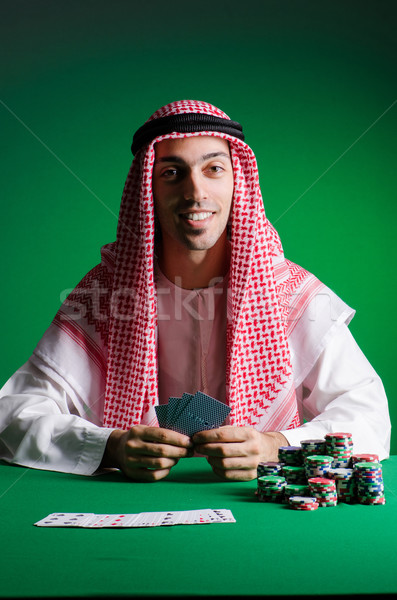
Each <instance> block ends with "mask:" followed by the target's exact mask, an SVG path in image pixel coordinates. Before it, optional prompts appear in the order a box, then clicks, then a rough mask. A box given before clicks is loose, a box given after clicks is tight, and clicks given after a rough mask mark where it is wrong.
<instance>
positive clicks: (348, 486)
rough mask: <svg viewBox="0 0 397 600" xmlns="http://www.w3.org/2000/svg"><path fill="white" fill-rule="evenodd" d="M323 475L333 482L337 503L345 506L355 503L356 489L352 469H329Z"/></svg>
mask: <svg viewBox="0 0 397 600" xmlns="http://www.w3.org/2000/svg"><path fill="white" fill-rule="evenodd" d="M325 475H326V477H327V478H328V479H333V480H334V481H335V485H336V493H337V496H338V502H345V503H346V504H352V503H353V502H355V500H356V496H357V487H356V478H355V475H354V470H353V469H344V468H338V469H329V470H328V471H326V473H325Z"/></svg>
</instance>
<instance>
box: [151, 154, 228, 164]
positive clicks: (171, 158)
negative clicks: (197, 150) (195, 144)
mask: <svg viewBox="0 0 397 600" xmlns="http://www.w3.org/2000/svg"><path fill="white" fill-rule="evenodd" d="M218 156H219V157H223V158H228V159H229V160H231V158H230V155H229V154H227V152H209V153H208V154H203V155H202V156H201V157H200V159H199V161H198V162H200V163H202V162H204V161H206V160H209V159H211V158H217V157H218ZM154 162H155V164H157V163H164V162H169V163H178V164H180V165H184V164H186V163H185V161H184V160H183V158H181V157H180V156H160V158H156V160H155V161H154Z"/></svg>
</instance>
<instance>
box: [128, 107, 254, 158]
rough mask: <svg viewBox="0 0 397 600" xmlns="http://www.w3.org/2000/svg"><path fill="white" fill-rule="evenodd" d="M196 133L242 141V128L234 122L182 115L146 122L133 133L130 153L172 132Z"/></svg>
mask: <svg viewBox="0 0 397 600" xmlns="http://www.w3.org/2000/svg"><path fill="white" fill-rule="evenodd" d="M196 131H219V132H220V133H227V134H228V135H231V136H233V137H236V138H238V139H239V140H243V141H244V134H243V128H242V126H241V125H240V123H237V122H236V121H230V120H229V119H222V118H221V117H214V116H212V115H205V114H202V113H182V114H180V115H169V116H168V117H160V118H159V119H153V120H152V121H147V123H145V124H144V125H142V127H140V128H139V129H138V130H137V131H136V132H135V133H134V137H133V139H132V146H131V152H132V154H136V153H137V152H138V150H139V149H140V148H142V146H146V144H149V143H150V142H151V141H152V140H154V138H156V137H158V136H159V135H166V134H167V133H173V132H178V133H194V132H196Z"/></svg>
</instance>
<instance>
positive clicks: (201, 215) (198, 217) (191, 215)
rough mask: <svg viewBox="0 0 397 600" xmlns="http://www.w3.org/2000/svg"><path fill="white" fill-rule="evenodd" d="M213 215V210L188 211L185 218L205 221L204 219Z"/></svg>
mask: <svg viewBox="0 0 397 600" xmlns="http://www.w3.org/2000/svg"><path fill="white" fill-rule="evenodd" d="M211 215H212V212H202V213H187V214H186V215H184V217H185V219H189V220H190V221H203V220H204V219H208V217H210V216H211Z"/></svg>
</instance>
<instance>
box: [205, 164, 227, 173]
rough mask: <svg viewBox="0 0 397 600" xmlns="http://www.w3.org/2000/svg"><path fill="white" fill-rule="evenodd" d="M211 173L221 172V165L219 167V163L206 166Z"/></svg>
mask: <svg viewBox="0 0 397 600" xmlns="http://www.w3.org/2000/svg"><path fill="white" fill-rule="evenodd" d="M207 170H208V171H209V172H210V173H211V174H212V173H214V174H217V173H222V171H223V170H224V169H223V167H221V166H220V165H211V166H210V167H208V169H207Z"/></svg>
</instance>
